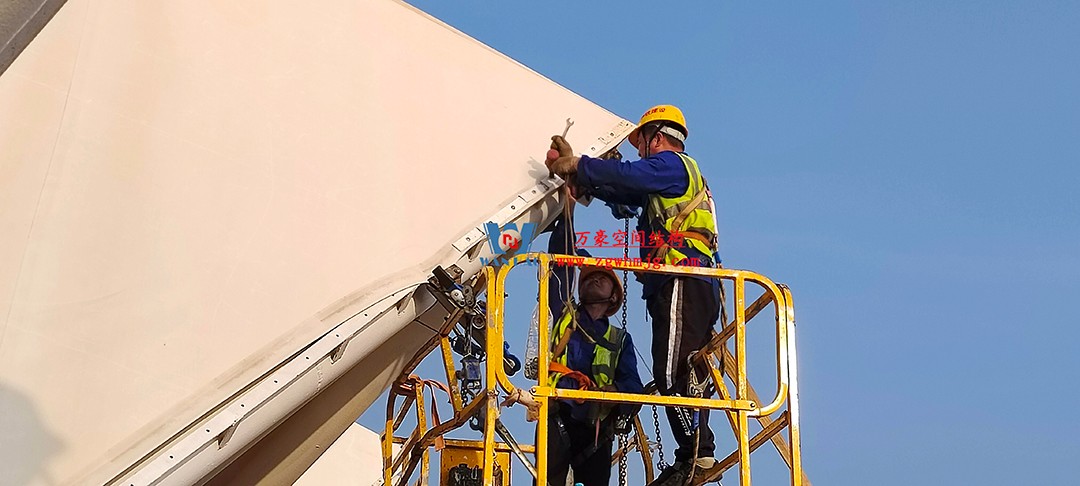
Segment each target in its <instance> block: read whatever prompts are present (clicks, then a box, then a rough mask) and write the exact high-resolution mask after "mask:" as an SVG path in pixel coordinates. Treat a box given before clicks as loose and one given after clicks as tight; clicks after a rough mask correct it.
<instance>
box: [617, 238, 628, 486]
mask: <svg viewBox="0 0 1080 486" xmlns="http://www.w3.org/2000/svg"><path fill="white" fill-rule="evenodd" d="M625 221H626V223H625V228H626V229H625V230H624V233H625V234H626V237H625V238H624V239H623V263H626V262H627V261H628V260H629V259H630V218H627V219H626V220H625ZM627 274H628V272H627V270H626V269H625V268H624V269H623V272H622V288H623V300H622V327H623V329H624V330H625V329H627V325H628V323H627V322H626V301H627V298H626V296H627V295H628V294H629V292H628V291H627V289H626V283H627ZM628 435H629V432H625V433H622V434H619V450H621V451H622V456H620V457H619V486H626V456H627V455H629V454H630V451H629V442H630V441H629V440H628V439H627V436H628Z"/></svg>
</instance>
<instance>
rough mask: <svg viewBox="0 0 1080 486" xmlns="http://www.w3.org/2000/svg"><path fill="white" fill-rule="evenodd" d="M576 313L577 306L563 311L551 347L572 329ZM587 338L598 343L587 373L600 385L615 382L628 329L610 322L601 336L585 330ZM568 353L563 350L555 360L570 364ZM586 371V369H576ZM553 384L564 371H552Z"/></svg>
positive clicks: (565, 364)
mask: <svg viewBox="0 0 1080 486" xmlns="http://www.w3.org/2000/svg"><path fill="white" fill-rule="evenodd" d="M575 314H576V308H575V307H574V306H567V308H566V310H565V311H564V312H563V315H562V317H560V318H559V322H557V323H556V324H555V332H553V333H552V336H551V347H552V348H554V347H555V346H556V344H557V343H558V342H559V341H560V340H561V339H562V336H563V333H565V332H567V331H568V330H569V329H570V322H571V321H572V320H573V319H574V317H575ZM582 334H583V335H584V336H585V338H586V339H588V340H589V341H591V342H594V343H595V344H596V348H594V351H593V361H592V370H591V372H589V373H587V374H588V375H589V376H590V377H591V378H592V380H593V383H595V384H596V386H598V387H603V386H607V385H611V384H614V383H615V368H616V367H617V366H618V365H619V355H620V354H621V353H622V348H623V339H625V337H626V331H624V330H622V329H620V328H618V327H615V326H613V325H611V324H608V327H607V331H605V332H604V335H603V336H602V337H600V338H597V337H595V336H590V335H588V334H586V333H585V332H582ZM567 354H568V353H567V352H566V351H565V350H563V352H562V353H560V355H559V356H555V361H557V362H558V363H560V364H562V365H563V366H569V365H568V364H567V358H566V355H567ZM576 371H581V372H582V373H586V371H585V370H576ZM550 376H551V381H550V383H551V386H552V387H554V386H556V384H557V383H558V382H559V378H562V373H556V372H554V371H553V372H551V373H550Z"/></svg>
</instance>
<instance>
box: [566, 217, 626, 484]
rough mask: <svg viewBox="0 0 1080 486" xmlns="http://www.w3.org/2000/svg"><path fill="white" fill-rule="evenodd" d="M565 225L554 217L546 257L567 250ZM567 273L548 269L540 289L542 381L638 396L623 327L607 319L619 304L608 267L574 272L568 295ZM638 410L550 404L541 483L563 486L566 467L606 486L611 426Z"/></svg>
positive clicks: (581, 479) (619, 292)
mask: <svg viewBox="0 0 1080 486" xmlns="http://www.w3.org/2000/svg"><path fill="white" fill-rule="evenodd" d="M570 228H572V225H568V224H567V222H566V218H565V217H563V216H560V217H559V219H557V220H556V221H555V224H554V226H553V228H552V235H551V239H550V240H549V242H548V252H549V253H559V254H567V253H570V252H571V251H572V250H571V246H570V243H571V238H573V236H572V235H573V230H572V229H570ZM574 271H575V269H574V268H573V267H570V266H557V267H554V272H553V273H554V278H552V280H551V286H550V287H549V288H548V298H549V300H548V302H549V305H550V306H551V311H552V312H551V313H552V316H553V319H554V320H553V322H554V323H555V324H554V326H553V329H552V333H551V349H552V355H551V356H552V358H551V359H552V362H551V363H550V365H549V369H550V371H551V373H550V377H549V383H551V386H555V387H558V388H571V389H580V388H590V389H600V390H607V391H619V392H623V393H643V391H644V388H643V386H642V384H641V377H640V376H639V375H638V370H637V359H636V357H635V355H634V343H633V340H632V339H631V338H630V334H629V333H627V332H626V330H624V329H622V328H619V327H617V326H614V325H612V324H611V323H610V322H609V321H608V318H609V317H611V316H612V315H613V314H615V313H616V312H617V311H618V310H619V308H620V307H621V306H622V301H623V287H622V283H621V282H619V279H618V277H617V276H616V275H615V272H613V271H611V269H604V268H596V267H582V268H581V271H580V276H579V277H578V280H577V293H578V300H577V301H576V302H575V301H574V300H573V299H571V298H570V296H572V295H573V285H572V282H573V276H574ZM639 408H640V405H610V404H600V403H598V402H585V403H576V402H574V401H563V400H560V401H556V402H553V408H552V411H551V413H549V414H548V417H549V422H548V451H549V452H548V463H547V464H548V467H547V469H548V483H549V484H559V485H562V484H566V477H567V473H568V469H570V468H573V470H574V482H576V483H581V484H583V485H585V486H607V484H608V483H609V481H610V479H611V452H612V443H613V439H614V437H615V422H616V420H617V419H618V418H619V417H630V416H632V415H634V414H636V413H637V410H638V409H639Z"/></svg>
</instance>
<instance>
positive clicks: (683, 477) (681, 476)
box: [648, 461, 691, 486]
mask: <svg viewBox="0 0 1080 486" xmlns="http://www.w3.org/2000/svg"><path fill="white" fill-rule="evenodd" d="M690 469H691V467H690V463H689V462H684V461H675V463H674V464H672V465H670V466H668V467H667V469H664V470H663V471H662V472H661V473H660V475H659V476H657V477H656V479H654V480H653V482H651V483H649V485H648V486H685V485H686V484H689V478H690Z"/></svg>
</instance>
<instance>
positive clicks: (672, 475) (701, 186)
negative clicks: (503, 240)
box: [546, 105, 720, 485]
mask: <svg viewBox="0 0 1080 486" xmlns="http://www.w3.org/2000/svg"><path fill="white" fill-rule="evenodd" d="M688 133H689V132H688V130H687V125H686V119H685V117H684V116H683V113H682V111H681V110H679V108H677V107H675V106H672V105H660V106H655V107H653V108H650V109H649V110H648V111H646V112H645V114H644V115H642V116H641V120H640V122H639V123H638V125H637V127H636V128H635V129H634V130H633V131H632V132H630V135H629V136H628V140H629V141H630V143H631V144H633V145H634V147H635V148H637V151H638V156H639V157H640V160H636V161H620V160H610V159H597V158H593V157H588V156H584V155H582V156H576V155H574V152H573V149H572V148H571V147H570V144H569V143H567V142H566V140H565V139H563V137H561V136H558V135H556V136H554V137H552V143H551V150H549V151H548V155H547V160H546V163H547V166H548V168H549V170H551V172H553V173H556V174H559V175H560V176H562V177H563V178H564V179H566V180H570V181H573V184H574V185H575V187H574V188H573V192H574V194H575V195H577V196H579V197H580V196H587V195H591V196H594V197H596V198H598V199H600V200H603V201H605V202H607V203H609V204H614V205H622V206H627V207H629V208H631V209H633V210H636V209H644V211H642V213H641V215H640V217H639V218H638V222H637V230H638V232H639V234H642V235H648V236H647V237H646V238H641V239H642V240H645V241H643V242H642V243H641V256H642V259H643V260H645V261H649V262H658V263H664V264H669V265H693V266H703V267H714V266H717V265H718V264H719V256H718V254H717V253H716V246H717V238H716V218H715V211H714V209H713V203H712V198H711V195H710V194H709V191H708V188H707V186H706V184H705V179H704V178H703V177H702V175H701V170H700V168H699V166H698V163H697V161H695V160H694V159H693V158H692V157H690V156H689V155H687V154H686V152H685V141H686V137H687V135H688ZM654 234H656V235H657V236H659V237H660V238H659V239H655V238H653V237H652V235H654ZM640 280H641V282H642V286H643V292H642V295H643V298H644V299H645V301H646V307H647V309H648V312H649V315H650V316H651V317H652V330H653V339H652V357H653V376H654V378H655V380H656V384H657V388H658V390H659V392H660V393H661V394H662V395H668V396H671V395H682V396H686V395H687V394H688V393H690V387H689V382H690V367H689V364H688V357H689V355H690V354H691V353H693V352H694V351H697V350H698V349H701V348H702V347H703V346H704V345H705V344H706V343H707V342H708V340H709V338H710V334H711V332H712V330H713V328H714V326H715V324H716V321H717V319H718V316H719V309H720V283H719V281H718V279H714V278H705V277H696V276H685V275H680V276H673V275H665V274H655V273H651V274H642V275H641V277H640ZM696 371H697V372H698V374H697V376H699V377H705V376H708V374H707V373H708V370H707V369H706V368H704V366H703V365H702V367H700V368H697V369H696ZM667 417H668V422H669V424H670V425H671V428H672V432H673V435H674V436H675V440H676V442H678V449H676V451H675V462H674V463H673V464H672V465H671V467H668V468H666V469H665V470H664V471H663V473H662V474H660V475H659V476H658V477H657V478H656V480H655V481H654V482H653V483H651V484H653V485H683V484H688V483H689V484H700V483H702V482H703V481H704V480H705V478H707V477H708V476H710V475H712V474H713V473H714V472H715V471H714V469H715V468H718V467H719V466H718V464H717V461H716V459H715V458H714V449H715V444H714V441H713V433H712V430H711V428H710V427H709V422H708V417H709V413H708V410H701V411H694V410H690V409H685V408H675V407H668V408H667ZM695 444H696V447H695Z"/></svg>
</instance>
